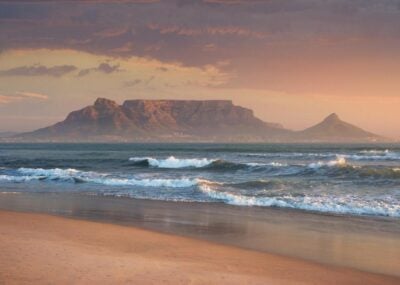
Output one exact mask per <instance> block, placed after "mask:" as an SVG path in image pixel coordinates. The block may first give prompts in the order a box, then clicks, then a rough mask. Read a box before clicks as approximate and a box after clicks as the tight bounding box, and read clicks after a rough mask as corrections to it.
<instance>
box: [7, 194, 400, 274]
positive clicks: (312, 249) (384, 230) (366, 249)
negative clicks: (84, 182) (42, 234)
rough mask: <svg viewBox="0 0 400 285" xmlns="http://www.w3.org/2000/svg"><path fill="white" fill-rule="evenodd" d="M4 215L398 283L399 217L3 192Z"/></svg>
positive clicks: (399, 264) (399, 254) (399, 259)
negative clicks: (231, 250)
mask: <svg viewBox="0 0 400 285" xmlns="http://www.w3.org/2000/svg"><path fill="white" fill-rule="evenodd" d="M0 209H3V210H12V211H25V212H37V213H47V214H52V215H58V216H65V217H72V218H74V219H84V220H90V221H97V222H102V223H112V224H119V225H125V226H133V227H138V228H142V229H147V230H151V231H157V232H163V233H167V234H172V235H179V236H185V237H190V238H195V239H201V240H206V241H210V242H212V243H218V244H222V245H229V246H235V247H240V248H244V249H251V250H254V251H258V252H265V253H272V254H277V255H283V256H289V257H294V258H300V259H305V260H309V261H314V262H317V263H320V264H327V265H335V266H342V267H348V268H353V269H358V270H361V271H368V272H373V273H381V274H386V275H393V276H397V277H400V220H399V219H393V218H382V217H380V218H374V217H351V216H334V215H323V214H320V213H318V214H317V213H309V212H302V211H292V210H285V209H276V208H264V207H263V208H261V207H237V206H229V205H224V204H220V203H178V202H165V201H150V200H136V199H127V198H115V197H101V196H100V197H99V196H89V195H81V194H61V193H60V194H55V193H53V194H49V193H21V194H0Z"/></svg>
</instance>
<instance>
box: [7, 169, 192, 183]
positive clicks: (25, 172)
mask: <svg viewBox="0 0 400 285" xmlns="http://www.w3.org/2000/svg"><path fill="white" fill-rule="evenodd" d="M0 181H6V182H16V183H18V182H19V183H21V182H29V181H60V182H72V183H95V184H102V185H108V186H143V187H169V188H184V187H192V186H195V185H197V183H198V182H197V179H189V178H178V179H166V178H151V179H150V178H147V179H137V178H125V177H112V176H110V175H108V174H103V173H97V172H86V171H80V170H77V169H73V168H69V169H60V168H54V169H43V168H19V169H17V170H16V173H15V174H13V175H0Z"/></svg>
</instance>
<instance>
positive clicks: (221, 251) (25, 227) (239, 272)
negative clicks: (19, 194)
mask: <svg viewBox="0 0 400 285" xmlns="http://www.w3.org/2000/svg"><path fill="white" fill-rule="evenodd" d="M0 224H1V234H0V251H1V252H2V253H4V254H2V255H1V257H0V280H3V281H4V282H5V283H7V284H40V283H43V282H44V281H48V282H49V281H50V282H54V283H57V284H68V283H71V282H73V283H74V284H85V283H97V284H111V283H116V282H117V283H140V284H157V283H159V282H160V281H161V282H163V283H164V284H187V283H190V282H193V284H244V283H247V284H265V283H266V282H270V283H271V284H298V283H304V284H312V283H319V284H398V282H399V280H400V278H396V277H391V276H386V275H379V274H372V273H367V272H362V271H358V270H353V269H347V268H343V267H336V266H328V265H321V264H318V263H314V262H309V261H304V260H301V259H296V258H290V257H283V256H278V255H274V254H270V253H263V252H256V251H250V250H245V249H240V248H235V247H232V246H226V245H220V244H214V243H211V242H208V241H200V240H195V239H191V238H187V237H180V236H176V235H171V234H165V233H157V232H153V231H148V230H144V229H140V228H137V227H131V226H129V227H126V226H121V225H115V224H108V223H103V222H93V221H84V220H76V219H70V218H64V217H57V216H51V215H44V214H36V213H18V212H9V211H3V210H1V211H0ZM164 281H165V282H164Z"/></svg>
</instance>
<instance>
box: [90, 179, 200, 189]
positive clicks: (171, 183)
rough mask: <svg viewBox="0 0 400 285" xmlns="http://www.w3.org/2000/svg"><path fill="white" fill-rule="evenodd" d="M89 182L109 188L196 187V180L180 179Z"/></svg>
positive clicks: (93, 180) (100, 180) (92, 180)
mask: <svg viewBox="0 0 400 285" xmlns="http://www.w3.org/2000/svg"><path fill="white" fill-rule="evenodd" d="M89 182H94V183H98V184H103V185H109V186H143V187H170V188H186V187H191V186H195V185H197V180H196V179H189V178H181V179H162V178H155V179H134V178H130V179H128V178H126V179H124V178H106V179H91V180H90V181H89Z"/></svg>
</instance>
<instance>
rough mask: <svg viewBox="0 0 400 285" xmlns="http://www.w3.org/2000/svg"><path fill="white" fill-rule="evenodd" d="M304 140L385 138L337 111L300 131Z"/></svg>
mask: <svg viewBox="0 0 400 285" xmlns="http://www.w3.org/2000/svg"><path fill="white" fill-rule="evenodd" d="M298 137H299V138H300V139H303V140H320V141H328V142H329V141H374V140H382V139H383V138H382V137H380V136H378V135H375V134H373V133H370V132H367V131H365V130H363V129H361V128H359V127H357V126H354V125H352V124H349V123H347V122H344V121H342V120H341V119H340V118H339V116H338V115H337V114H335V113H332V114H330V115H329V116H328V117H326V118H325V119H324V120H323V121H322V122H321V123H319V124H316V125H314V126H312V127H310V128H308V129H305V130H303V131H300V132H298Z"/></svg>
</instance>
